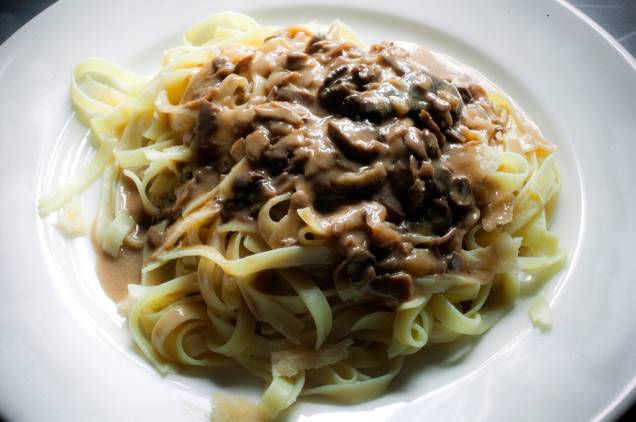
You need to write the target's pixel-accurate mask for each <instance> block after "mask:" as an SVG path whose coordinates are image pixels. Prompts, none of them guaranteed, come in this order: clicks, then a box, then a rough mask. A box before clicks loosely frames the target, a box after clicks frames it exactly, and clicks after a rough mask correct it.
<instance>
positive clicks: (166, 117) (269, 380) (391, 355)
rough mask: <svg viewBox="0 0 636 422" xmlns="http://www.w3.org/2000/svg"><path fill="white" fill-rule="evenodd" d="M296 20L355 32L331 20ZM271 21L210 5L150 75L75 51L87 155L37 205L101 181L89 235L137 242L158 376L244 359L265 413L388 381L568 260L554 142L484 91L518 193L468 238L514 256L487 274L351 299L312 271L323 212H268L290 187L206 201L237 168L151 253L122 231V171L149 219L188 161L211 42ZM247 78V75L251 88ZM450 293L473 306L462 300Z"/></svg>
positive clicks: (258, 42)
mask: <svg viewBox="0 0 636 422" xmlns="http://www.w3.org/2000/svg"><path fill="white" fill-rule="evenodd" d="M306 28H307V29H308V30H310V31H313V32H318V31H321V32H326V33H328V34H329V35H330V36H331V37H333V38H335V39H337V40H341V41H345V40H346V41H349V42H353V43H356V44H359V43H360V41H359V40H358V39H357V37H356V36H355V34H354V33H353V31H351V30H350V29H349V28H348V27H347V26H345V25H344V24H342V23H340V22H334V23H333V24H332V25H330V26H320V25H318V24H309V25H307V26H306ZM279 29H280V28H278V27H269V26H261V25H259V24H257V23H256V22H255V21H254V20H252V19H251V18H249V17H247V16H244V15H240V14H237V13H222V14H217V15H213V16H211V17H209V18H207V19H205V20H203V21H201V22H200V23H198V24H196V25H193V26H192V27H190V28H189V29H188V30H187V31H186V33H185V37H184V44H183V45H182V46H180V47H177V48H174V49H171V50H168V51H167V52H166V53H165V55H164V57H163V62H162V67H161V69H160V71H159V72H158V73H157V74H156V75H154V76H153V77H151V78H146V77H142V76H139V75H136V74H134V73H132V72H129V71H127V70H125V69H122V68H121V67H119V66H117V65H115V64H113V63H111V62H108V61H105V60H101V59H88V60H86V61H84V62H82V63H80V64H79V65H78V66H77V67H76V68H75V71H74V73H73V79H72V85H71V96H72V101H73V104H74V107H75V109H76V111H77V115H78V116H79V117H80V119H81V120H82V121H83V122H84V123H86V124H87V125H88V127H90V131H91V137H92V140H93V142H94V145H95V147H96V154H95V156H94V158H93V159H92V161H91V162H90V163H89V164H88V165H87V166H86V167H84V168H83V169H81V170H80V171H79V172H78V174H77V175H76V177H75V178H74V179H73V180H72V181H70V182H69V183H68V184H66V185H65V186H63V187H62V188H61V189H59V190H58V191H56V192H54V193H53V194H51V195H50V196H48V197H47V198H44V199H42V200H41V201H40V203H39V210H40V213H41V215H42V216H46V215H48V214H51V213H53V212H55V211H57V210H60V209H64V207H65V206H67V208H66V209H67V210H68V209H70V208H68V204H71V203H72V202H73V200H74V198H76V197H78V195H80V194H81V193H82V192H83V191H84V190H85V189H87V188H88V187H89V185H91V184H92V183H93V182H95V181H96V180H97V179H100V178H101V196H100V205H99V212H98V215H97V219H96V226H95V237H96V240H97V243H98V245H99V246H100V247H101V248H102V249H103V250H104V251H106V252H108V253H110V254H111V255H113V256H117V254H118V253H119V250H120V249H121V248H122V247H123V246H126V247H136V248H144V268H143V270H142V273H141V274H140V284H135V285H130V286H129V296H128V298H127V299H126V300H125V301H124V302H122V303H121V304H120V307H121V309H122V310H123V312H125V313H126V315H127V317H128V326H129V329H130V334H131V336H132V339H133V340H134V343H135V344H136V346H137V347H138V348H139V350H140V351H141V353H142V354H143V355H144V356H145V357H146V358H147V360H148V361H149V362H150V363H152V365H153V366H155V367H156V368H157V369H158V370H159V371H160V372H162V373H167V372H170V371H172V370H176V369H177V368H178V367H179V366H218V365H227V364H238V365H240V366H242V367H243V368H245V369H246V370H247V371H249V372H250V373H252V374H254V375H255V376H257V377H258V378H260V379H262V380H263V381H264V382H265V383H266V386H267V387H266V389H265V392H264V394H263V396H262V399H261V401H260V403H259V404H258V406H256V407H255V408H254V412H256V413H255V414H258V415H260V416H258V417H262V418H273V417H275V416H276V415H277V414H278V413H279V412H281V411H282V410H284V409H285V408H287V407H289V406H290V405H291V404H292V403H293V402H294V401H296V400H297V398H298V397H299V396H304V395H322V396H328V397H331V398H333V399H335V400H338V401H343V402H347V403H356V402H362V401H366V400H370V399H372V398H374V397H377V396H379V395H381V394H383V393H384V392H385V390H386V389H387V387H388V386H389V384H390V382H391V380H393V379H394V378H395V377H396V375H397V374H398V372H399V371H400V369H401V368H402V365H403V362H404V358H405V356H408V355H411V354H413V353H416V352H418V351H420V350H421V349H422V348H425V347H429V346H431V345H435V344H439V343H448V342H453V341H456V340H457V339H459V338H460V337H462V336H465V335H469V336H474V335H479V334H482V333H484V332H485V331H486V330H488V329H489V328H490V327H491V326H492V325H493V324H494V323H495V322H496V321H497V320H498V319H499V318H500V317H501V316H502V315H503V314H504V313H505V312H507V311H508V310H509V309H510V308H511V306H512V304H513V303H514V301H515V299H516V298H517V297H518V296H519V295H520V294H522V293H524V291H525V292H533V291H535V290H536V288H537V286H540V285H541V284H542V283H543V281H544V280H545V279H546V278H547V277H549V276H550V275H551V274H553V273H554V271H555V270H556V269H558V267H559V265H560V264H561V263H562V262H563V260H564V257H565V255H564V253H563V251H562V250H561V249H560V248H559V238H558V237H557V236H556V235H555V234H554V233H552V232H550V231H549V230H548V227H549V221H550V217H551V215H552V213H553V209H554V203H555V201H556V197H557V193H558V189H559V184H560V182H559V174H558V171H557V168H556V166H555V163H554V160H553V158H552V157H553V156H552V152H553V148H552V147H551V146H550V144H548V143H547V142H545V141H544V140H542V139H541V140H540V141H536V138H537V134H536V133H530V132H529V131H528V130H527V126H526V125H525V124H524V121H525V117H524V116H521V115H520V114H519V112H518V111H517V110H516V107H513V105H512V104H511V102H510V101H509V100H508V99H507V97H505V96H504V95H503V94H501V93H499V92H495V91H492V92H489V93H488V95H489V98H490V100H491V101H492V103H493V109H494V111H495V112H496V113H497V115H498V116H499V119H500V121H501V122H502V124H503V126H504V127H505V130H504V131H503V132H500V133H498V135H497V136H498V138H497V139H496V146H495V147H489V148H490V149H491V150H492V154H491V155H492V163H491V164H492V166H493V168H492V180H494V181H496V182H497V183H498V185H499V186H500V188H501V189H502V190H504V191H506V192H510V193H511V194H512V195H514V200H513V201H512V204H511V206H512V212H513V215H514V218H513V220H512V222H510V223H508V224H506V225H504V226H502V227H497V228H495V229H494V230H489V231H486V230H484V228H483V227H482V225H481V224H477V225H476V226H475V228H474V229H473V230H472V231H471V232H469V233H468V234H467V236H466V238H465V244H464V248H465V253H466V254H467V256H471V254H472V255H475V256H477V255H478V254H479V251H480V250H482V249H483V248H488V247H493V246H496V245H500V246H501V247H502V248H507V250H508V251H509V253H508V255H507V256H509V258H507V259H505V260H504V261H503V262H501V265H498V266H497V270H496V274H495V275H494V277H493V278H492V281H491V282H488V283H483V281H481V280H479V279H478V278H476V277H470V276H468V275H454V274H438V275H435V276H430V280H428V282H430V285H431V289H430V293H429V294H423V295H421V296H420V297H417V298H415V299H413V300H409V301H407V302H404V303H401V304H399V305H397V306H395V307H393V308H390V307H387V306H385V305H383V304H379V303H356V302H355V301H352V300H347V298H343V297H341V295H340V294H339V292H338V291H337V290H336V289H335V288H334V287H333V286H330V285H328V284H325V283H324V282H321V280H324V278H325V275H324V274H320V271H321V270H320V269H321V268H322V267H324V265H325V264H328V263H330V262H334V264H335V261H334V260H335V259H336V258H337V257H336V256H334V252H333V251H332V249H331V248H330V247H329V246H328V244H327V243H326V241H325V232H324V230H323V229H322V228H321V226H320V221H319V220H320V219H319V216H317V215H315V214H312V210H310V209H304V210H301V211H299V212H298V213H296V214H294V215H292V214H288V215H285V216H284V217H283V219H282V220H275V219H273V218H272V217H271V215H270V210H271V209H272V208H274V207H275V206H276V205H278V204H281V203H283V202H285V201H287V200H288V199H289V194H285V195H277V196H274V197H273V198H271V199H270V200H269V201H268V202H267V203H266V204H265V205H264V207H263V208H262V209H261V210H260V212H259V214H258V218H257V219H256V220H255V221H253V222H250V221H239V220H231V221H223V220H222V219H221V218H220V210H219V208H218V207H217V206H215V205H214V202H213V201H210V199H211V198H213V197H215V196H219V195H222V194H224V192H227V191H228V190H229V189H230V186H231V183H232V180H233V178H234V177H235V175H236V174H238V173H239V172H240V171H241V168H240V166H239V165H237V166H235V168H234V169H233V170H232V171H231V172H230V174H228V175H227V176H226V177H225V178H224V179H223V180H222V181H221V183H220V184H219V185H218V186H217V187H215V188H214V189H213V190H212V191H210V192H208V193H207V194H205V195H202V196H201V197H199V198H197V199H196V200H194V201H192V202H191V203H189V204H188V206H187V207H186V208H185V210H184V211H183V215H182V216H181V217H182V218H180V219H179V220H178V221H177V222H176V223H175V225H174V227H172V228H171V230H170V231H169V235H168V237H167V239H166V240H165V242H164V243H163V245H161V246H160V247H159V249H157V250H150V249H148V247H147V246H145V245H144V243H143V241H142V240H141V239H139V238H135V236H131V233H133V232H134V229H135V227H136V224H137V222H135V221H134V219H133V218H132V216H131V215H129V214H128V212H127V211H126V210H125V209H124V208H122V206H121V204H120V203H119V199H118V198H119V197H118V195H117V191H118V188H119V186H121V184H122V183H123V180H124V179H125V178H128V179H130V181H132V182H133V184H134V185H135V186H136V188H137V190H138V192H139V195H140V198H141V200H142V204H143V208H144V212H145V213H146V214H147V215H149V216H154V215H157V213H158V212H159V209H158V206H157V204H154V203H153V202H152V201H151V199H150V198H151V197H152V192H153V191H156V190H160V189H164V188H165V186H163V185H164V184H165V183H164V182H163V181H162V179H163V178H165V174H166V173H170V172H172V173H176V172H178V168H179V166H180V165H181V164H183V163H187V162H188V161H190V160H191V159H192V151H191V150H190V149H189V148H188V147H187V146H185V145H184V144H183V142H182V137H183V134H184V133H185V132H186V131H187V130H189V129H190V128H191V127H192V125H194V124H195V122H196V118H197V112H196V110H192V109H190V108H189V107H187V105H184V104H182V103H181V102H180V99H181V97H182V95H183V93H184V91H185V90H186V88H187V86H188V84H189V81H190V80H191V79H192V78H193V77H194V75H195V74H196V73H197V72H198V71H199V69H201V67H202V66H204V65H205V64H206V63H209V62H210V61H211V60H212V59H214V58H215V57H217V56H219V55H221V54H222V55H224V56H227V57H229V58H230V59H231V60H233V61H236V60H238V59H239V58H240V57H242V56H244V55H245V54H246V52H249V51H250V49H252V48H268V46H267V41H266V39H267V38H268V37H269V36H270V35H271V34H273V33H274V32H275V31H277V30H279ZM271 48H275V46H271ZM252 88H253V87H251V86H245V87H243V89H244V90H245V91H246V92H247V93H249V91H250V89H252ZM476 126H478V125H477V124H476ZM473 135H474V140H478V141H481V142H483V143H484V145H487V144H488V142H489V141H491V143H492V140H489V139H486V138H487V137H486V136H485V135H484V131H480V130H479V129H478V128H476V129H475V130H474V133H473ZM60 212H61V213H64V212H65V211H64V210H62V211H60ZM290 219H295V221H296V222H297V223H298V224H299V227H300V232H299V234H298V239H299V241H298V244H297V245H293V246H286V247H280V248H271V247H270V245H269V244H268V239H269V238H270V237H271V236H272V235H273V234H274V233H275V232H276V231H277V230H280V229H281V225H285V224H289V221H290ZM312 269H315V271H312ZM264 272H267V273H268V277H270V278H272V279H273V280H276V282H277V283H279V284H280V285H281V286H283V287H282V288H281V293H280V294H273V293H267V292H263V291H262V290H261V289H259V288H258V286H259V277H260V276H261V275H262V274H263V273H264ZM425 281H426V280H425ZM460 302H461V303H470V306H469V307H467V309H466V308H461V309H460V308H459V307H457V306H456V304H457V303H460ZM219 403H221V404H219V406H220V407H223V405H222V403H223V401H220V402H219ZM228 406H230V405H228V404H227V403H226V404H225V407H226V410H227V408H228ZM230 407H231V406H230ZM222 410H223V409H221V411H222Z"/></svg>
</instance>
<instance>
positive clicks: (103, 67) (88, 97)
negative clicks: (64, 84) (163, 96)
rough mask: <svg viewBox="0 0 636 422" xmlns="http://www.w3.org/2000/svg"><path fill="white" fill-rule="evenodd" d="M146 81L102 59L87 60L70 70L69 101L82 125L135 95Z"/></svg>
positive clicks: (146, 79)
mask: <svg viewBox="0 0 636 422" xmlns="http://www.w3.org/2000/svg"><path fill="white" fill-rule="evenodd" d="M148 81H149V79H148V78H144V77H142V76H139V75H137V74H135V73H132V72H130V71H128V70H126V69H124V68H122V67H120V66H117V65H116V64H114V63H112V62H109V61H108V60H103V59H96V58H95V59H87V60H84V61H83V62H81V63H80V64H78V65H77V66H76V67H75V69H74V70H73V77H72V79H71V99H72V100H73V105H74V106H75V109H76V111H77V112H78V115H79V116H80V118H81V119H82V121H83V122H84V123H85V124H88V123H89V122H90V120H91V119H93V118H95V117H100V116H103V115H105V114H107V113H108V112H110V111H112V110H113V108H114V107H115V106H117V105H119V104H121V103H122V102H123V101H124V100H126V99H127V98H129V97H133V96H136V95H138V94H139V93H140V92H141V91H142V90H143V89H144V87H145V86H146V85H147V84H148Z"/></svg>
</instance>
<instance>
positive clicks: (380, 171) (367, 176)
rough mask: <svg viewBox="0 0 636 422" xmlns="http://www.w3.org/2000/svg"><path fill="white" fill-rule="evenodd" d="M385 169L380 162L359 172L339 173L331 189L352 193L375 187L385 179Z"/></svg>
mask: <svg viewBox="0 0 636 422" xmlns="http://www.w3.org/2000/svg"><path fill="white" fill-rule="evenodd" d="M386 175H387V172H386V168H385V166H384V164H382V163H381V162H379V161H378V162H375V163H374V164H373V165H372V166H370V167H363V168H362V169H361V170H360V171H359V172H357V173H353V172H347V173H341V174H339V175H338V176H336V177H335V178H334V179H333V187H334V188H335V189H338V190H341V191H353V190H356V189H366V188H369V187H372V186H377V185H379V184H380V183H382V182H383V181H384V179H386Z"/></svg>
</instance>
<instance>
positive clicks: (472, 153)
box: [124, 27, 512, 303]
mask: <svg viewBox="0 0 636 422" xmlns="http://www.w3.org/2000/svg"><path fill="white" fill-rule="evenodd" d="M415 56H416V55H414V54H412V53H410V52H408V51H407V50H405V49H403V48H401V47H400V46H398V45H397V44H394V43H381V44H375V45H371V46H370V47H364V48H362V47H356V46H355V45H353V44H351V43H348V42H343V43H339V42H335V41H333V40H332V39H330V38H329V37H327V36H325V35H321V34H309V33H306V32H305V30H303V29H302V28H295V27H291V28H288V29H287V30H285V31H283V32H281V33H279V34H276V35H274V36H272V37H270V38H268V39H267V40H266V41H265V43H264V45H263V46H262V47H261V48H259V49H257V50H250V49H247V48H245V51H244V54H243V55H242V56H240V57H225V56H219V57H217V58H215V59H214V60H213V61H212V62H210V63H209V64H207V65H205V66H204V67H203V68H202V69H201V70H200V72H199V73H198V74H197V75H196V76H195V77H194V78H193V80H192V81H191V82H190V85H189V86H188V88H187V90H186V92H185V94H184V96H183V98H182V100H181V102H182V104H186V105H187V107H188V108H189V109H192V110H196V111H197V112H198V119H197V122H196V124H195V125H194V126H193V128H192V129H191V130H190V131H188V132H187V133H186V134H185V136H184V138H183V143H184V144H185V145H187V146H188V147H189V148H191V149H192V151H193V153H194V154H193V156H194V157H195V159H194V161H193V162H192V163H189V164H187V165H186V166H183V167H182V168H181V180H180V182H179V186H178V187H177V189H176V190H175V192H174V194H172V195H170V197H168V198H164V200H163V205H162V206H161V212H160V216H159V217H158V218H155V221H153V222H150V223H149V225H150V224H151V223H157V222H158V221H160V220H165V219H167V220H168V221H169V222H174V221H175V220H177V219H179V218H180V215H181V211H182V209H183V207H184V206H185V205H186V204H187V202H188V201H190V200H192V199H193V198H196V197H197V196H198V195H200V194H202V193H205V192H207V191H209V190H210V189H211V188H213V187H214V186H215V185H217V184H218V183H219V181H220V180H222V179H223V177H224V175H226V174H227V173H228V172H229V171H230V170H231V169H232V167H233V166H234V165H235V164H236V163H237V162H239V161H240V160H242V159H244V162H245V171H244V172H242V173H241V174H240V175H239V176H238V177H237V178H236V179H235V182H234V183H233V186H232V193H231V194H229V195H226V196H219V197H216V198H214V200H215V201H217V203H218V204H219V206H220V207H221V215H222V218H223V219H224V220H225V221H227V220H230V219H232V218H238V219H254V218H255V216H256V214H257V212H258V210H259V209H260V208H261V207H262V205H263V204H264V203H265V201H267V200H268V199H269V198H271V197H272V196H274V195H278V194H283V193H287V192H289V193H291V199H290V201H289V202H288V206H289V208H290V210H291V212H295V211H296V210H298V209H301V208H305V207H313V208H314V209H315V210H316V211H317V212H318V213H319V214H320V215H321V216H322V217H323V221H324V223H325V225H326V227H328V238H329V241H330V242H332V245H333V247H334V248H336V249H337V250H338V251H339V253H340V255H341V256H342V262H341V263H340V265H338V266H337V268H336V269H335V271H334V273H333V275H332V277H333V282H334V283H336V284H338V283H340V284H341V285H348V286H350V287H351V286H353V288H354V290H355V291H356V292H357V297H358V298H359V299H360V298H365V297H367V298H374V297H376V298H377V297H380V298H382V299H384V300H386V301H387V302H388V303H396V302H399V301H404V300H407V299H409V298H411V297H413V295H414V294H415V293H416V287H415V285H416V283H414V280H415V279H417V278H418V277H423V276H428V275H433V274H441V273H446V272H453V273H475V272H483V271H484V270H486V272H487V270H488V268H487V264H484V265H482V266H480V268H471V267H470V266H469V264H468V262H467V261H466V259H464V257H463V254H462V242H463V238H464V235H465V233H466V232H467V231H469V230H470V229H471V228H473V227H474V225H475V224H477V223H478V222H480V221H482V224H484V226H486V225H488V226H489V227H491V228H492V227H495V226H498V225H502V224H505V223H507V222H508V221H510V219H511V218H512V214H511V206H510V201H511V199H512V198H508V197H502V196H501V195H498V192H497V189H496V186H494V185H492V184H491V183H489V182H488V180H487V177H486V171H485V170H484V168H483V165H482V163H481V161H480V151H479V142H475V141H474V140H473V139H474V138H471V137H470V136H469V134H470V132H471V131H473V132H474V131H480V132H482V133H483V134H484V136H485V137H486V139H490V140H494V138H495V135H496V132H498V131H502V130H503V128H502V127H501V124H500V122H499V121H498V118H497V116H496V114H495V113H494V110H493V108H492V104H491V102H490V101H489V100H488V98H487V97H486V93H485V91H484V89H483V88H482V87H481V86H480V85H477V84H473V83H470V82H467V83H465V84H457V85H453V84H451V83H449V82H447V81H446V80H444V79H441V78H439V77H436V76H434V75H432V74H431V73H429V72H428V71H427V69H426V68H425V67H424V66H423V65H422V64H420V63H418V62H417V61H416V60H414V57H415ZM243 78H244V79H245V80H247V82H248V85H247V86H245V85H244V84H242V83H241V81H242V80H243ZM124 202H125V201H124ZM134 202H135V201H132V202H131V203H134ZM142 220H143V219H142ZM138 221H139V220H138ZM158 227H159V226H158V225H157V226H151V227H150V228H149V230H148V235H147V236H146V237H147V242H148V244H149V245H150V246H151V247H152V248H154V247H157V246H158V245H160V244H161V242H162V239H163V236H165V230H160V229H158ZM295 242H297V239H296V238H295V237H294V236H293V235H291V236H289V237H281V238H279V239H277V240H274V243H277V244H274V245H271V244H270V246H272V247H277V246H286V245H290V244H294V243H295ZM270 243H271V242H270ZM486 261H488V260H486ZM491 261H492V260H491ZM493 265H494V264H493Z"/></svg>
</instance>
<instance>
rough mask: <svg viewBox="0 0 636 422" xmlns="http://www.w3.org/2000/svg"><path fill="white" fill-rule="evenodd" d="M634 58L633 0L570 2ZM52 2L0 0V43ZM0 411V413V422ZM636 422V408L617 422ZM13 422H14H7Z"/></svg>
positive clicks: (635, 5)
mask: <svg viewBox="0 0 636 422" xmlns="http://www.w3.org/2000/svg"><path fill="white" fill-rule="evenodd" d="M570 2H571V3H572V4H573V5H574V6H576V7H578V8H579V9H580V10H581V11H582V12H583V13H585V14H586V15H588V16H589V17H591V18H592V19H594V20H595V21H596V22H597V23H598V24H599V25H601V26H602V27H603V28H604V29H605V30H607V32H609V33H610V34H612V35H613V36H614V38H616V40H618V42H620V43H621V44H622V45H623V47H625V48H626V49H627V51H629V52H630V53H631V54H632V55H633V56H636V0H571V1H570ZM53 3H55V0H0V43H2V42H4V41H5V40H6V39H7V38H9V37H10V36H11V35H12V34H13V33H14V32H15V31H17V30H18V29H20V28H21V27H22V26H23V25H24V24H25V23H27V22H28V21H29V20H31V18H33V17H34V16H35V15H37V14H38V13H40V12H41V11H43V10H44V9H46V8H47V7H48V6H49V5H51V4H53ZM3 420H4V419H3V417H2V409H0V422H2V421H3ZM629 421H636V404H634V405H633V406H632V407H631V409H629V411H628V412H627V413H626V414H625V415H624V416H623V417H622V418H620V420H619V422H629ZM7 422H13V421H7Z"/></svg>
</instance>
